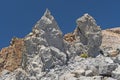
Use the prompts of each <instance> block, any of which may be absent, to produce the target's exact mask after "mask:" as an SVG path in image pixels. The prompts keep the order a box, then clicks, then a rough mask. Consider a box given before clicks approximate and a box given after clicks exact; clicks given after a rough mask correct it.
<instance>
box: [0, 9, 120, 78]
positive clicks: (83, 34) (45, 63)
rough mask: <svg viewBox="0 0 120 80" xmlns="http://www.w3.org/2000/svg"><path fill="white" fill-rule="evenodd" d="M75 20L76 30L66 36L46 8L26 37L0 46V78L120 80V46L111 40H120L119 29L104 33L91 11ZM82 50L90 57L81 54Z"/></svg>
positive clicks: (14, 39)
mask: <svg viewBox="0 0 120 80" xmlns="http://www.w3.org/2000/svg"><path fill="white" fill-rule="evenodd" d="M76 22H77V27H76V29H75V30H74V32H71V33H68V34H65V35H64V36H63V35H62V31H61V30H60V28H59V27H58V25H57V22H56V21H55V19H54V17H53V16H52V15H51V13H50V11H49V10H48V9H47V10H46V12H45V13H44V15H43V16H42V17H41V19H40V20H39V21H38V22H37V23H36V25H35V26H34V27H33V29H32V32H30V33H29V34H28V35H27V36H25V37H24V38H23V39H19V38H13V39H12V41H11V45H10V46H9V47H6V48H3V49H2V50H1V52H0V80H120V77H119V76H120V71H119V68H120V54H119V49H118V48H119V46H118V44H117V43H116V41H113V40H111V39H113V38H114V39H116V40H118V41H119V34H120V33H119V30H118V29H109V30H104V31H102V33H101V29H100V27H99V26H97V24H96V22H95V19H94V18H93V17H91V16H90V15H88V14H85V15H83V16H82V17H81V18H78V19H77V21H76ZM113 34H114V35H113ZM102 37H103V38H102ZM107 37H109V38H107ZM110 41H112V45H109V44H110V43H109V42H110ZM107 44H108V45H107ZM113 45H114V46H115V47H114V46H113ZM116 45H117V46H116ZM100 47H101V51H100ZM108 47H112V49H110V50H112V51H110V50H107V49H108ZM113 48H115V49H117V51H116V50H113ZM116 52H117V54H114V56H110V55H111V53H116ZM83 53H84V54H86V55H88V56H89V57H87V58H84V55H83V57H81V56H80V55H81V54H83ZM100 53H101V54H100ZM106 53H107V54H108V53H110V54H109V56H106V55H105V54H106Z"/></svg>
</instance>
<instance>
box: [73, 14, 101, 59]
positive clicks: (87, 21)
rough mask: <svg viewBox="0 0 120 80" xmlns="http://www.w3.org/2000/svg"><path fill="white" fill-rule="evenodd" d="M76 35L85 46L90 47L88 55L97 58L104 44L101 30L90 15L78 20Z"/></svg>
mask: <svg viewBox="0 0 120 80" xmlns="http://www.w3.org/2000/svg"><path fill="white" fill-rule="evenodd" d="M74 34H76V37H77V38H78V39H80V42H81V43H82V44H83V45H86V46H87V47H88V55H90V56H92V57H95V56H97V55H98V54H99V47H100V45H101V42H102V34H101V29H100V27H99V26H97V24H96V21H95V20H94V19H93V18H92V17H91V16H90V15H88V14H85V15H84V16H83V17H81V18H79V19H77V28H76V30H75V32H74Z"/></svg>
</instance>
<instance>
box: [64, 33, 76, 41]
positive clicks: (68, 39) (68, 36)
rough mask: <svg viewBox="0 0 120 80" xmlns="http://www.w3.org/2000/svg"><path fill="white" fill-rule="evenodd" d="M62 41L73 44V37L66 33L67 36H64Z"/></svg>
mask: <svg viewBox="0 0 120 80" xmlns="http://www.w3.org/2000/svg"><path fill="white" fill-rule="evenodd" d="M64 40H65V41H67V42H73V41H75V40H76V39H75V35H74V34H72V33H68V34H65V35H64Z"/></svg>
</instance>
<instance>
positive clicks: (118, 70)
mask: <svg viewBox="0 0 120 80" xmlns="http://www.w3.org/2000/svg"><path fill="white" fill-rule="evenodd" d="M112 78H115V79H117V80H120V66H118V68H116V69H115V70H114V71H112Z"/></svg>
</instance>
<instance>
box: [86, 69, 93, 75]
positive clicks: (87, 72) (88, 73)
mask: <svg viewBox="0 0 120 80" xmlns="http://www.w3.org/2000/svg"><path fill="white" fill-rule="evenodd" d="M85 76H93V71H92V70H87V71H85Z"/></svg>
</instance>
